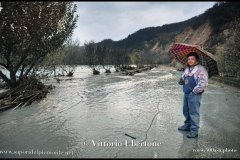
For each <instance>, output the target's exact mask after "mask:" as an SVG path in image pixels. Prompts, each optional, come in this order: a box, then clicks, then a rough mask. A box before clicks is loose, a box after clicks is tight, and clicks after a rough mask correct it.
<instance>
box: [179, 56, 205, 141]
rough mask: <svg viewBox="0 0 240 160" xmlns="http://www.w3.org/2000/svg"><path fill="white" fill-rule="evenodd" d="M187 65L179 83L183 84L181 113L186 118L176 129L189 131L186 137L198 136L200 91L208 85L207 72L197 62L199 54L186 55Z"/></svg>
mask: <svg viewBox="0 0 240 160" xmlns="http://www.w3.org/2000/svg"><path fill="white" fill-rule="evenodd" d="M187 58H188V61H187V67H186V68H185V70H184V72H183V74H182V77H181V78H180V81H179V84H180V85H183V92H184V101H183V115H184V117H185V118H186V119H185V121H184V125H183V126H181V127H179V128H178V130H181V131H190V133H189V134H187V137H188V138H195V137H198V130H199V128H200V127H199V123H200V114H199V108H200V104H201V98H202V93H203V92H204V89H205V87H206V86H207V85H208V73H207V71H206V69H205V68H204V67H203V66H202V65H200V64H198V61H199V56H198V54H197V53H195V52H190V53H189V54H188V55H187Z"/></svg>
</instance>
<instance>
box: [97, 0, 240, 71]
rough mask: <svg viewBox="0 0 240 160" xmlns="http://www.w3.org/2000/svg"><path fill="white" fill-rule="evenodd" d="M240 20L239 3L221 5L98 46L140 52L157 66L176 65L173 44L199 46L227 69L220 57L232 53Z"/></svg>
mask: <svg viewBox="0 0 240 160" xmlns="http://www.w3.org/2000/svg"><path fill="white" fill-rule="evenodd" d="M239 18H240V3H239V2H225V3H223V2H219V3H216V4H215V5H214V6H213V7H212V8H210V9H208V10H207V11H205V12H204V13H203V14H201V15H198V16H195V17H193V18H191V19H188V20H186V21H182V22H179V23H172V24H166V25H163V26H159V27H148V28H144V29H140V30H138V31H137V32H135V33H133V34H130V35H129V36H128V37H126V38H124V39H122V40H119V41H112V40H110V39H108V40H104V41H102V42H99V43H105V44H107V45H108V46H111V47H124V48H127V49H128V50H129V53H131V51H133V50H136V49H138V50H141V51H143V52H144V53H145V54H147V55H148V56H150V57H153V58H152V61H153V62H154V63H174V62H173V59H172V57H171V55H170V53H169V49H170V46H171V44H173V43H176V42H177V43H190V44H196V45H200V46H202V47H203V48H204V49H206V50H208V51H209V52H211V53H212V54H214V55H216V56H217V58H218V60H219V64H222V65H227V64H226V63H225V62H224V63H221V62H222V59H221V57H223V52H225V51H227V49H229V40H230V39H231V37H233V35H235V32H236V31H235V30H234V27H233V25H234V24H235V29H237V28H238V27H236V25H239V24H238V21H237V23H234V22H235V20H238V19H239ZM238 54H239V53H238ZM236 56H238V55H236ZM146 63H147V62H146ZM238 63H239V62H238ZM239 65H240V64H239ZM239 65H238V66H239ZM226 68H227V67H224V66H223V67H222V68H221V67H220V72H226V71H227V70H226ZM239 74H240V73H238V74H237V76H239ZM234 76H236V75H234Z"/></svg>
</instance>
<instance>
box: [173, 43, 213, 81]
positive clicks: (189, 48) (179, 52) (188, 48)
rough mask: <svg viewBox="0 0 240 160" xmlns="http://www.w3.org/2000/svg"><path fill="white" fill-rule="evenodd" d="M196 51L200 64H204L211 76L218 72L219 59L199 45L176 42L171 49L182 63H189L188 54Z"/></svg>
mask: <svg viewBox="0 0 240 160" xmlns="http://www.w3.org/2000/svg"><path fill="white" fill-rule="evenodd" d="M190 52H196V53H197V54H198V55H199V64H201V65H203V66H204V67H205V68H206V70H207V71H208V75H209V77H211V76H213V75H216V74H218V67H217V61H216V59H215V57H214V55H213V54H211V53H209V52H207V51H205V50H203V49H202V48H201V47H200V46H198V45H190V44H185V43H175V44H173V45H172V47H171V49H170V53H171V54H172V55H173V57H174V58H175V59H176V60H177V61H178V62H179V63H181V64H183V65H186V64H187V54H188V53H190Z"/></svg>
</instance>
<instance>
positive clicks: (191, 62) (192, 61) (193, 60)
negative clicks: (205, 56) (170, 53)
mask: <svg viewBox="0 0 240 160" xmlns="http://www.w3.org/2000/svg"><path fill="white" fill-rule="evenodd" d="M187 63H188V65H189V66H194V65H195V64H196V63H197V60H196V58H195V56H189V57H188V61H187Z"/></svg>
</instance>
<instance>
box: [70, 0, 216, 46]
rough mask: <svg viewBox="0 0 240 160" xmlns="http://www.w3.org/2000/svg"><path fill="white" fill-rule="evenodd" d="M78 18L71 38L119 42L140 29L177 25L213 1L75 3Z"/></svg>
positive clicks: (201, 11)
mask: <svg viewBox="0 0 240 160" xmlns="http://www.w3.org/2000/svg"><path fill="white" fill-rule="evenodd" d="M75 3H76V4H77V14H78V15H79V19H78V22H77V28H76V29H75V30H74V34H73V39H79V40H80V42H81V44H83V43H84V42H85V41H89V40H94V41H95V42H99V41H102V40H103V39H112V40H120V39H123V38H125V37H127V36H128V35H129V34H132V33H134V32H136V31H137V30H139V29H141V28H146V27H152V26H162V25H164V24H169V23H174V22H180V21H183V20H187V19H189V18H191V17H194V16H196V15H199V14H201V13H203V12H204V11H206V10H207V9H208V8H210V7H212V6H213V4H214V3H215V2H75Z"/></svg>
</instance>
